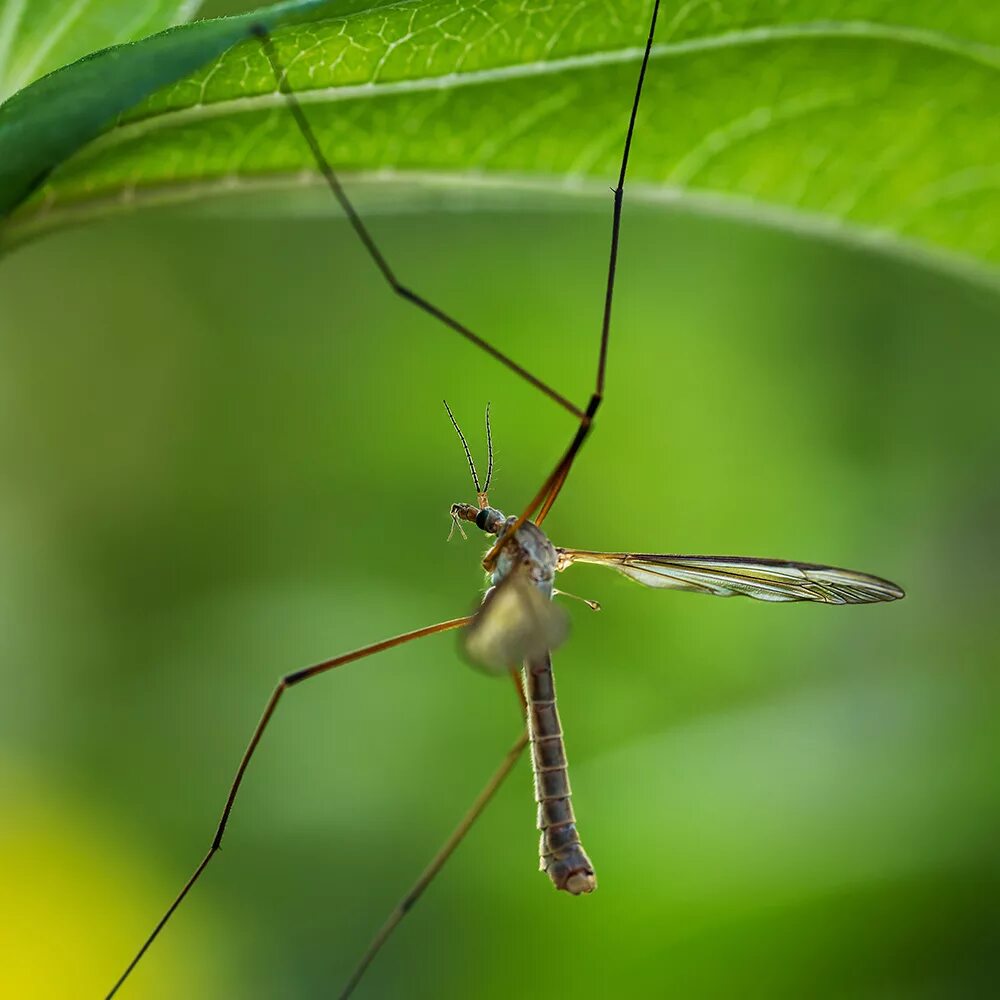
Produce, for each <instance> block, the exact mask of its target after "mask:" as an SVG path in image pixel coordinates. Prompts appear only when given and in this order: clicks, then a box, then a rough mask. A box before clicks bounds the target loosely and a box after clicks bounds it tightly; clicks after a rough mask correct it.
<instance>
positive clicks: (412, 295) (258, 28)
mask: <svg viewBox="0 0 1000 1000" xmlns="http://www.w3.org/2000/svg"><path fill="white" fill-rule="evenodd" d="M250 30H251V31H252V33H253V34H254V35H255V36H256V37H257V38H258V39H259V40H260V44H261V48H262V49H263V50H264V55H265V56H267V61H268V62H269V63H270V64H271V71H272V72H273V73H274V78H275V81H276V82H277V85H278V91H279V93H281V94H282V95H283V96H284V98H285V101H286V103H287V104H288V110H289V111H290V112H291V113H292V117H293V118H294V119H295V123H296V124H297V125H298V127H299V131H300V132H301V133H302V137H303V138H304V139H305V141H306V143H307V144H308V146H309V151H310V152H311V153H312V156H313V159H314V160H315V161H316V166H317V168H318V169H319V172H320V173H321V174H322V175H323V179H324V180H325V181H326V184H327V187H329V188H330V190H331V191H332V192H333V196H334V197H335V198H336V199H337V201H338V202H339V203H340V207H341V208H342V209H343V210H344V214H345V215H346V216H347V218H348V221H349V222H350V223H351V227H352V228H353V229H354V232H355V233H357V235H358V239H360V240H361V242H362V244H363V245H364V248H365V250H367V251H368V256H369V257H371V259H372V260H373V261H374V263H375V266H376V267H377V268H378V269H379V271H380V272H381V274H382V277H383V278H385V280H386V281H387V282H388V283H389V287H390V288H391V289H392V290H393V291H394V292H395V293H396V294H397V295H398V296H399V297H400V298H403V299H406V301H407V302H412V303H413V305H415V306H416V307H417V308H418V309H422V310H423V311H424V312H425V313H427V314H428V315H429V316H433V317H434V318H435V319H437V320H440V322H442V323H444V325H445V326H447V327H449V328H450V329H452V330H454V331H455V332H456V333H457V334H459V335H460V336H462V337H464V338H465V339H466V340H468V341H471V342H472V343H473V344H475V345H476V346H477V347H480V348H482V349H483V350H484V351H486V353H487V354H489V355H490V356H491V357H493V358H496V360H497V361H499V362H500V363H501V364H502V365H506V366H507V367H508V368H509V369H510V370H511V371H512V372H514V373H515V374H516V375H520V376H521V378H523V379H524V380H525V381H527V382H530V383H531V385H533V386H534V387H535V388H536V389H538V390H539V391H541V392H543V393H545V395H546V396H548V397H549V399H551V400H553V401H554V402H556V403H558V404H559V405H560V406H561V407H563V408H564V409H566V410H569V412H570V413H572V414H573V415H574V416H575V417H577V418H578V419H579V418H582V417H583V411H582V410H581V409H579V407H577V406H574V405H573V403H571V402H570V401H569V400H568V399H567V398H566V397H565V396H563V395H562V393H559V392H556V390H555V389H553V388H552V387H551V386H550V385H548V384H547V383H545V382H543V381H542V380H541V379H540V378H538V377H536V376H535V375H532V374H531V372H529V371H528V370H527V368H524V367H523V366H522V365H519V364H518V363H517V362H516V361H514V360H513V359H511V358H509V357H508V356H507V355H506V354H504V353H503V352H502V351H499V350H497V348H495V347H494V346H493V345H492V344H491V343H489V341H486V340H484V339H483V338H482V337H480V336H479V335H478V334H476V333H473V332H472V330H470V329H469V328H468V327H467V326H465V325H464V324H463V323H460V322H459V321H458V320H457V319H455V318H454V317H452V316H450V315H449V314H448V313H446V312H445V311H444V310H443V309H439V308H438V307H437V306H436V305H434V304H433V303H432V302H430V301H429V300H428V299H425V298H424V297H423V296H422V295H418V294H417V293H416V292H414V291H413V290H412V289H410V288H407V286H406V285H403V284H402V283H401V282H400V281H399V279H398V278H397V277H396V274H395V272H394V271H393V270H392V268H391V267H390V266H389V262H388V261H387V260H386V258H385V256H384V255H383V254H382V251H381V250H379V248H378V246H377V244H376V243H375V240H374V239H373V238H372V235H371V233H370V232H369V231H368V227H367V226H366V225H365V224H364V222H363V221H362V219H361V216H360V215H358V213H357V210H356V209H355V208H354V205H353V204H352V203H351V201H350V199H349V198H348V197H347V194H346V192H345V191H344V188H343V185H342V184H341V183H340V179H339V178H338V177H337V174H336V172H335V171H334V169H333V167H332V166H331V165H330V161H329V160H328V159H327V158H326V154H325V153H324V152H323V149H322V147H321V146H320V144H319V139H317V138H316V133H315V132H314V131H313V127H312V125H310V124H309V119H308V117H307V116H306V114H305V112H304V111H303V110H302V105H301V104H300V103H299V99H298V98H297V97H296V96H295V92H294V91H293V90H292V89H291V87H290V86H289V84H288V73H287V72H286V70H285V68H284V66H283V65H282V63H281V60H279V58H278V53H277V51H276V49H275V47H274V40H273V39H272V38H271V35H270V32H268V30H267V28H265V27H264V26H263V25H262V24H255V25H254V26H253V27H252V28H251V29H250Z"/></svg>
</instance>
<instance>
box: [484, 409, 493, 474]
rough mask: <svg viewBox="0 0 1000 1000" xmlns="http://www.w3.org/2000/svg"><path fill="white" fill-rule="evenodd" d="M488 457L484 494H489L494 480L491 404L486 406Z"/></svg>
mask: <svg viewBox="0 0 1000 1000" xmlns="http://www.w3.org/2000/svg"><path fill="white" fill-rule="evenodd" d="M486 455H487V462H488V463H489V468H487V470H486V482H485V483H483V492H484V493H489V491H490V481H491V480H492V479H493V433H492V431H491V430H490V404H489V403H487V404H486Z"/></svg>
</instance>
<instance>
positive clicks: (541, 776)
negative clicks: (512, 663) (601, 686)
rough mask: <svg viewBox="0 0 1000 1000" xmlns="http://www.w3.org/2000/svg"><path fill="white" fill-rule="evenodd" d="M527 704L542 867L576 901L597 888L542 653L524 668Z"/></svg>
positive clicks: (552, 683) (551, 682)
mask: <svg viewBox="0 0 1000 1000" xmlns="http://www.w3.org/2000/svg"><path fill="white" fill-rule="evenodd" d="M523 676H524V689H525V696H526V698H527V700H528V735H529V736H530V737H531V763H532V767H533V768H534V772H535V801H536V802H537V803H538V829H539V830H541V831H542V836H541V845H540V847H539V851H540V854H541V864H540V867H541V869H542V871H544V872H546V873H547V874H548V876H549V878H550V879H552V883H553V885H555V887H556V888H557V889H564V890H565V891H566V892H571V893H573V895H574V896H576V895H579V894H580V893H582V892H593V891H594V889H596V888H597V879H596V878H595V877H594V866H593V865H592V864H591V863H590V858H588V857H587V852H586V851H585V850H584V849H583V845H582V844H581V843H580V835H579V833H577V829H576V818H575V817H574V815H573V803H572V802H571V800H570V797H571V795H572V791H571V790H570V786H569V772H568V771H567V769H566V747H565V744H564V743H563V736H562V726H561V725H560V723H559V710H558V708H557V707H556V688H555V678H554V677H553V675H552V658H551V657H550V656H549V655H548V654H546V655H545V656H544V657H539V658H538V659H535V660H530V661H528V662H527V663H525V665H524V670H523Z"/></svg>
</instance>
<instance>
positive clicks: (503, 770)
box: [340, 732, 528, 1000]
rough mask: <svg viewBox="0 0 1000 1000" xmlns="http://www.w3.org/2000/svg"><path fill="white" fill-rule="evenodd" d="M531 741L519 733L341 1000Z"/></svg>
mask: <svg viewBox="0 0 1000 1000" xmlns="http://www.w3.org/2000/svg"><path fill="white" fill-rule="evenodd" d="M527 745H528V734H527V732H524V733H522V734H521V735H520V736H519V737H518V739H517V742H516V743H515V744H514V745H513V746H512V747H511V748H510V749H509V750H508V751H507V754H506V756H505V757H504V759H503V761H502V762H501V764H500V766H499V767H498V768H497V769H496V771H495V772H494V773H493V775H492V777H491V778H490V780H489V781H488V782H487V783H486V785H485V787H484V788H483V790H482V791H481V792H480V793H479V795H477V796H476V800H475V802H473V803H472V806H471V807H470V809H469V811H468V812H467V813H466V814H465V815H464V816H463V817H462V821H461V822H460V823H459V824H458V826H456V827H455V829H454V831H453V832H452V834H451V836H450V837H449V838H448V839H447V840H446V841H445V843H444V845H443V846H442V848H441V850H440V851H438V852H437V854H435V855H434V857H433V858H432V859H431V862H430V864H428V866H427V867H426V868H425V869H424V870H423V872H422V873H421V875H420V878H418V879H417V881H416V882H414V883H413V887H412V888H411V889H410V891H409V892H408V893H407V894H406V895H405V896H404V897H403V898H402V899H401V900H400V901H399V903H398V904H397V905H396V907H395V909H394V910H393V911H392V913H390V914H389V917H388V919H387V920H386V922H385V923H384V924H383V925H382V927H381V928H380V929H379V932H378V933H377V934H376V935H375V937H374V938H372V942H371V944H370V945H368V948H367V950H366V951H365V953H364V955H362V957H361V961H359V962H358V964H357V965H356V966H355V969H354V971H353V972H352V973H351V977H350V979H348V980H347V983H346V985H345V986H344V989H343V992H341V994H340V1000H346V998H347V997H349V996H350V995H351V994H352V993H353V992H354V989H355V987H356V986H357V985H358V983H359V982H360V981H361V977H362V976H363V975H364V974H365V971H366V970H367V968H368V966H369V965H371V963H372V959H374V958H375V956H376V955H377V954H378V952H379V949H381V947H382V945H384V944H385V942H386V940H387V939H388V937H389V935H390V934H391V933H392V932H393V931H394V930H395V929H396V925H397V924H398V923H399V922H400V921H401V920H402V919H403V917H405V916H406V914H407V913H409V911H410V910H411V909H412V908H413V904H414V903H416V901H417V900H418V899H419V898H420V897H421V896H422V895H423V892H424V890H425V889H426V888H427V886H428V885H430V883H431V881H432V880H433V878H434V876H435V875H437V873H438V872H439V871H440V870H441V869H442V867H444V863H445V862H446V861H447V860H448V858H450V857H451V856H452V854H453V853H454V852H455V848H456V847H458V845H459V844H460V843H461V842H462V838H463V837H465V835H466V834H467V833H468V832H469V830H470V828H471V827H472V824H473V823H475V822H476V820H477V819H479V816H480V814H481V813H482V812H483V810H484V809H485V808H486V807H487V805H489V803H490V800H491V799H492V798H493V796H494V795H495V794H496V791H497V789H498V788H499V787H500V785H501V784H503V781H504V779H505V778H506V777H507V775H508V774H510V772H511V771H512V770H513V769H514V765H515V764H516V763H517V762H518V760H519V759H520V757H521V754H522V753H523V752H524V748H525V747H526V746H527Z"/></svg>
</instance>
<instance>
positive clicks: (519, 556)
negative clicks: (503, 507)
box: [493, 517, 557, 597]
mask: <svg viewBox="0 0 1000 1000" xmlns="http://www.w3.org/2000/svg"><path fill="white" fill-rule="evenodd" d="M516 520H517V518H516V517H508V518H507V519H506V520H505V522H504V525H503V528H501V530H500V533H499V535H498V536H497V537H498V540H499V541H503V539H504V537H505V534H506V532H507V531H508V530H509V529H510V527H511V526H512V525H513V524H514V522H515V521H516ZM556 561H557V555H556V550H555V547H554V546H553V545H552V543H551V542H550V541H549V539H548V536H547V535H546V534H545V532H544V531H542V529H541V528H539V527H538V525H537V524H532V523H531V521H525V522H524V524H522V525H521V527H520V528H518V530H517V534H516V535H515V536H514V538H513V540H511V541H510V542H508V543H507V544H506V545H505V546H504V547H503V548H502V549H501V551H500V555H499V558H498V559H497V565H496V569H495V570H494V571H493V585H494V586H496V585H497V584H498V583H499V582H500V581H501V580H502V579H503V578H504V577H505V576H506V575H507V574H508V573H509V572H510V571H511V569H512V568H513V567H515V566H523V567H524V568H525V569H526V570H527V572H528V576H529V578H530V580H531V582H532V583H533V584H535V586H536V587H538V588H539V589H540V590H541V591H542V592H543V593H544V594H545V596H546V597H550V596H551V595H552V584H553V581H554V580H555V575H556Z"/></svg>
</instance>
